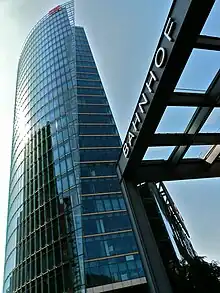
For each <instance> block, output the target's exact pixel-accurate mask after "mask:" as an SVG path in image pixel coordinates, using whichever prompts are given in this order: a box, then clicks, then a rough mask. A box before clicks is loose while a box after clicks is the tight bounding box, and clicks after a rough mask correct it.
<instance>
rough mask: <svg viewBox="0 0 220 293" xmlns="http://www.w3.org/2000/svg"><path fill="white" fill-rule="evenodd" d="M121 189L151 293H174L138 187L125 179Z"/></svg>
mask: <svg viewBox="0 0 220 293" xmlns="http://www.w3.org/2000/svg"><path fill="white" fill-rule="evenodd" d="M121 187H122V191H123V193H124V195H125V201H126V203H127V208H128V212H129V214H130V216H131V222H132V226H133V230H134V233H135V234H136V240H137V244H138V248H139V251H140V255H141V258H142V263H143V267H144V270H145V274H146V278H147V281H148V285H149V293H172V292H173V290H172V288H171V285H170V282H169V279H168V276H167V272H166V269H165V267H164V264H163V261H162V258H161V255H160V252H159V249H158V246H157V243H156V240H155V237H154V234H153V231H152V229H151V226H150V222H149V219H148V216H147V214H146V210H145V208H144V205H143V202H142V199H141V196H140V194H139V192H138V188H137V185H136V184H134V182H131V181H128V180H126V181H125V180H124V179H123V180H122V181H121Z"/></svg>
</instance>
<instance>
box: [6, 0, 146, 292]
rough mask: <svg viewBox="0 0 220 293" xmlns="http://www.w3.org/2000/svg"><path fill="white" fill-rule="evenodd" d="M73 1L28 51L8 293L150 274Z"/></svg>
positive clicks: (112, 285)
mask: <svg viewBox="0 0 220 293" xmlns="http://www.w3.org/2000/svg"><path fill="white" fill-rule="evenodd" d="M73 9H74V7H73V5H72V2H68V3H66V4H63V5H61V6H58V7H55V8H54V9H53V10H51V11H50V12H49V13H48V14H47V15H46V16H44V17H43V18H42V19H41V20H40V21H39V22H38V23H37V25H36V26H35V27H34V28H33V29H32V31H31V33H30V34H29V36H28V38H27V41H26V43H25V45H24V47H23V50H22V54H21V57H20V60H19V66H18V75H17V87H16V100H15V111H14V129H13V141H12V154H11V175H10V188H9V203H8V220H7V237H6V255H5V274H4V289H3V293H12V292H13V293H15V292H16V293H29V292H30V293H38V292H39V293H41V292H42V293H50V292H51V293H53V292H55V293H64V292H65V293H67V292H68V293H70V292H72V293H73V292H84V291H87V292H104V291H113V290H114V289H117V290H119V289H120V288H124V287H127V288H128V287H131V286H138V285H140V284H142V283H145V282H146V280H145V278H144V273H143V269H142V264H141V261H140V256H139V252H138V249H137V245H136V241H135V237H134V234H133V231H132V228H131V224H130V219H129V217H128V214H127V210H126V207H125V203H124V199H123V196H122V193H121V190H120V187H119V183H118V179H117V176H116V171H115V163H116V160H117V158H118V154H119V151H120V148H121V142H120V138H119V135H118V132H117V129H116V126H115V123H114V119H113V116H112V114H111V110H110V107H109V105H108V101H107V98H106V95H105V92H104V89H103V86H102V83H101V80H100V77H99V74H98V71H97V68H96V65H95V62H94V59H93V56H92V53H91V50H90V47H89V44H88V41H87V38H86V35H85V32H84V30H83V28H81V27H76V26H75V25H74V11H73ZM94 287H96V289H95V290H96V291H93V289H94ZM126 292H127V291H126Z"/></svg>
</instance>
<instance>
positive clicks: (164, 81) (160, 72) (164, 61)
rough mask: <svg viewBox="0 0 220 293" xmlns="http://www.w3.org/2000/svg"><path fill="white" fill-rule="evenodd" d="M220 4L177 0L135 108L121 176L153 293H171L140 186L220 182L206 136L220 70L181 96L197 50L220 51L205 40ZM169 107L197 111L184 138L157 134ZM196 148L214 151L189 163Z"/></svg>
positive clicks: (215, 144) (214, 140) (214, 136)
mask: <svg viewBox="0 0 220 293" xmlns="http://www.w3.org/2000/svg"><path fill="white" fill-rule="evenodd" d="M214 3H215V0H206V1H201V0H189V1H188V0H187V1H184V0H174V1H173V4H172V6H171V9H170V12H169V14H168V18H167V20H166V23H165V26H164V29H163V32H162V35H161V37H160V40H159V44H158V46H157V48H156V51H155V54H154V56H153V60H152V63H151V65H150V67H149V72H148V74H147V76H146V80H145V82H144V86H143V88H142V90H141V94H140V97H139V100H138V103H137V106H136V108H135V112H134V115H133V117H132V120H131V124H130V126H129V129H128V132H127V135H126V138H125V141H124V144H123V147H122V150H121V153H120V156H119V160H118V163H117V173H118V176H119V180H120V183H121V186H122V190H123V193H124V195H125V199H126V201H127V203H128V209H129V212H130V214H131V218H132V223H133V229H134V231H135V233H136V235H137V239H138V245H139V249H140V253H141V257H142V261H143V265H144V268H145V272H146V275H147V279H148V282H149V288H150V292H152V293H171V292H173V291H172V288H171V285H170V283H169V281H168V277H167V273H166V270H165V268H164V266H163V262H162V260H161V257H160V253H159V251H158V248H157V247H156V244H155V239H154V236H153V233H152V230H151V227H150V225H149V221H148V216H147V214H146V212H145V208H144V206H143V203H142V202H141V198H140V195H139V191H138V184H142V183H148V182H149V183H150V182H153V183H156V182H161V181H168V180H185V179H199V178H211V177H220V160H218V156H219V153H220V134H219V133H200V130H201V128H202V126H203V125H204V123H205V122H206V120H207V119H208V117H209V115H210V114H211V112H212V111H213V109H214V108H217V107H218V108H219V107H220V70H219V71H218V72H217V73H216V76H215V78H214V79H213V81H212V82H211V84H210V86H209V87H208V89H207V91H206V92H205V93H198V92H197V93H196V92H181V91H176V90H175V88H176V85H177V83H178V81H179V79H180V77H181V74H182V72H183V70H184V68H185V66H186V63H187V61H188V59H189V57H190V55H191V53H192V51H193V49H201V50H204V49H205V50H215V51H220V38H217V37H213V36H206V35H200V33H201V30H202V28H203V26H204V24H205V22H206V20H207V18H208V16H209V13H210V11H211V9H212V7H213V5H214ZM168 106H180V107H181V106H182V107H192V106H193V107H197V109H196V111H195V113H194V115H193V117H192V118H191V120H190V122H189V123H188V125H187V127H186V129H185V131H184V132H183V133H163V134H162V133H155V131H156V129H157V127H158V125H159V123H160V121H161V119H162V116H163V114H164V112H165V110H166V108H167V107H168ZM192 145H212V147H211V149H210V151H209V152H208V153H207V154H206V156H205V157H204V158H201V159H198V158H193V159H184V155H185V154H186V152H187V150H188V149H189V148H190V146H192ZM152 146H154V147H155V146H157V147H158V146H159V147H160V146H174V150H173V152H172V153H171V155H170V156H169V158H168V159H167V160H143V157H144V155H145V153H146V151H147V149H148V148H149V147H152Z"/></svg>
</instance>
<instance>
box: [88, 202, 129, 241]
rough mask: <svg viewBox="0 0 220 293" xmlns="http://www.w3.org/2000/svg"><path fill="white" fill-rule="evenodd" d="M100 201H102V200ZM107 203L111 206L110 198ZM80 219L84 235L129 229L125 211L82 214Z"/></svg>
mask: <svg viewBox="0 0 220 293" xmlns="http://www.w3.org/2000/svg"><path fill="white" fill-rule="evenodd" d="M100 202H101V203H102V201H100ZM108 204H109V206H110V207H111V205H110V200H109V202H108ZM103 210H104V207H103V209H102V211H103ZM82 219H83V230H84V233H85V235H91V234H98V233H103V232H115V231H120V230H128V229H131V224H130V220H129V217H128V214H127V213H126V212H120V213H112V214H111V213H109V214H100V215H91V216H84V217H83V218H82Z"/></svg>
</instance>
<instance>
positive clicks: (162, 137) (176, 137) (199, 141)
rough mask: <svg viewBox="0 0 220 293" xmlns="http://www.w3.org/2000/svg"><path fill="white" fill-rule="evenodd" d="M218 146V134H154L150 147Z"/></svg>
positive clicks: (219, 142) (219, 137)
mask: <svg viewBox="0 0 220 293" xmlns="http://www.w3.org/2000/svg"><path fill="white" fill-rule="evenodd" d="M214 144H220V133H198V134H197V135H196V136H195V135H194V134H187V133H156V134H154V136H153V138H152V141H151V143H150V146H152V147H160V146H184V145H214Z"/></svg>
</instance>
